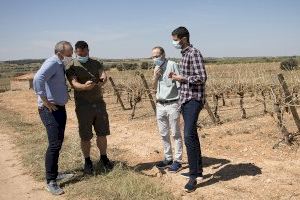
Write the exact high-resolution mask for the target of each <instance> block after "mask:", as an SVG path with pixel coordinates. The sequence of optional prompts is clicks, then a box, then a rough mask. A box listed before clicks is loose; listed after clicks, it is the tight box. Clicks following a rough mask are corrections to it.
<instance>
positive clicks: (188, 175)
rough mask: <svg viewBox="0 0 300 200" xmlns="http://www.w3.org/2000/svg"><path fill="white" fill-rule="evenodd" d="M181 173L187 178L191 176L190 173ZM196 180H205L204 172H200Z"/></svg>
mask: <svg viewBox="0 0 300 200" xmlns="http://www.w3.org/2000/svg"><path fill="white" fill-rule="evenodd" d="M180 175H181V176H183V177H185V178H186V179H189V178H190V173H181V174H180ZM196 180H197V181H202V180H203V174H202V173H200V172H199V173H198V176H197V178H196Z"/></svg>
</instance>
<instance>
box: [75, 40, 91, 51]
mask: <svg viewBox="0 0 300 200" xmlns="http://www.w3.org/2000/svg"><path fill="white" fill-rule="evenodd" d="M88 48H89V45H88V44H87V43H86V42H85V41H78V42H76V44H75V49H88Z"/></svg>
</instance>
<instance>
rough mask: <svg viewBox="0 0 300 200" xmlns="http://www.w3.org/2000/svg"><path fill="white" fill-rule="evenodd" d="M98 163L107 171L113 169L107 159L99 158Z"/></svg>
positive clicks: (112, 165)
mask: <svg viewBox="0 0 300 200" xmlns="http://www.w3.org/2000/svg"><path fill="white" fill-rule="evenodd" d="M100 163H102V164H103V167H104V169H105V170H107V171H111V170H112V169H113V168H114V164H113V163H112V162H111V161H110V160H109V159H108V158H107V157H105V158H101V159H100Z"/></svg>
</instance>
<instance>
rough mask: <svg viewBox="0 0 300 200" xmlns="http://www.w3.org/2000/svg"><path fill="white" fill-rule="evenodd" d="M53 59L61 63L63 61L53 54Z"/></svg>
mask: <svg viewBox="0 0 300 200" xmlns="http://www.w3.org/2000/svg"><path fill="white" fill-rule="evenodd" d="M53 59H54V60H55V61H57V62H58V64H60V65H61V64H63V62H62V61H61V60H60V59H59V57H58V55H54V56H53Z"/></svg>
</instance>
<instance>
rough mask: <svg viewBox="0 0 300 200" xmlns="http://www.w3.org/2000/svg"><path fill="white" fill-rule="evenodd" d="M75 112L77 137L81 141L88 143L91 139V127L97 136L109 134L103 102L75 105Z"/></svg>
mask: <svg viewBox="0 0 300 200" xmlns="http://www.w3.org/2000/svg"><path fill="white" fill-rule="evenodd" d="M75 111H76V115H77V119H78V127H79V136H80V138H81V139H82V140H85V141H88V140H91V139H92V138H93V130H92V129H93V127H94V131H95V132H96V135H97V136H107V135H109V134H110V130H109V120H108V114H107V111H106V104H105V103H104V102H103V103H97V104H88V105H77V106H76V109H75Z"/></svg>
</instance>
